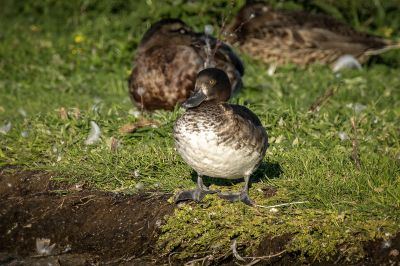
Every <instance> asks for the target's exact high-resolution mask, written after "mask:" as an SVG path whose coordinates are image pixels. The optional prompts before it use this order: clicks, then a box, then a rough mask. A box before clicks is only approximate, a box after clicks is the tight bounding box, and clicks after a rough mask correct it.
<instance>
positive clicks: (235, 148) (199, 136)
mask: <svg viewBox="0 0 400 266" xmlns="http://www.w3.org/2000/svg"><path fill="white" fill-rule="evenodd" d="M230 88H231V85H230V82H229V78H228V76H227V75H226V73H225V72H224V71H222V70H221V69H218V68H206V69H204V70H202V71H201V72H199V74H198V75H197V79H196V85H195V93H194V94H193V95H192V96H191V97H190V98H189V99H187V101H186V102H184V103H183V105H182V106H183V107H184V108H186V112H185V113H184V114H183V115H182V116H181V117H179V118H178V119H177V120H176V122H175V125H174V139H175V146H176V149H177V151H178V153H179V154H180V155H181V156H182V158H183V160H184V161H185V162H186V163H188V164H189V165H190V166H191V167H192V168H193V169H194V170H195V171H196V172H197V175H198V177H197V188H196V189H195V190H190V191H182V192H180V193H179V194H178V195H177V196H176V198H175V201H176V202H180V201H186V200H193V201H196V202H199V201H200V200H201V199H202V198H203V197H204V196H205V195H207V194H213V193H218V195H219V196H220V197H221V198H224V199H227V200H229V201H231V202H234V201H242V202H244V203H246V204H248V205H253V201H252V200H251V199H250V197H249V195H248V189H249V180H250V176H251V174H252V173H253V172H254V171H255V170H256V169H257V167H258V166H259V164H260V163H261V161H262V159H263V158H264V155H265V152H266V150H267V148H268V136H267V133H266V131H265V129H264V127H263V126H262V124H261V122H260V120H259V119H258V117H257V116H256V115H255V114H254V113H253V112H252V111H250V110H249V109H247V108H246V107H244V106H240V105H234V104H228V103H226V101H228V100H229V98H230V96H231V89H230ZM202 176H209V177H219V178H224V179H238V178H243V177H244V180H245V185H244V187H243V189H242V190H241V191H240V192H239V193H222V192H220V191H215V190H209V189H208V188H207V187H206V186H205V185H204V184H203V180H202Z"/></svg>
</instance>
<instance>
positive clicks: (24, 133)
mask: <svg viewBox="0 0 400 266" xmlns="http://www.w3.org/2000/svg"><path fill="white" fill-rule="evenodd" d="M28 136H29V133H28V131H26V130H24V131H22V132H21V137H23V138H27V137H28Z"/></svg>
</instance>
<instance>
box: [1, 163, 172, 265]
mask: <svg viewBox="0 0 400 266" xmlns="http://www.w3.org/2000/svg"><path fill="white" fill-rule="evenodd" d="M79 190H81V188H79V187H73V188H68V187H67V186H66V185H62V184H60V183H59V182H52V181H51V180H50V174H47V173H44V172H37V171H36V172H26V171H25V172H18V173H13V174H5V173H4V171H3V172H2V173H0V220H1V222H0V252H3V253H2V254H1V253H0V265H1V264H3V263H9V264H15V265H18V264H19V263H20V262H22V260H21V258H24V259H23V262H24V263H23V264H25V265H26V264H33V262H35V264H39V265H40V264H42V263H41V261H42V262H43V263H44V262H45V261H46V263H47V262H51V260H55V261H58V264H61V265H84V264H93V263H96V262H97V261H102V262H110V263H116V264H120V263H123V262H124V261H132V262H133V261H134V260H136V259H137V258H140V260H142V262H143V260H147V262H148V263H152V262H153V261H152V260H151V258H152V253H153V251H154V245H155V241H156V240H157V233H158V230H159V227H160V226H161V225H162V223H163V222H164V220H165V217H166V215H168V214H171V213H172V210H173V207H174V206H173V205H171V204H169V203H168V202H167V199H168V197H170V195H166V194H159V193H146V194H136V195H129V196H128V195H123V194H117V193H106V192H100V191H90V190H89V191H85V190H81V191H79ZM38 238H46V239H50V240H51V243H55V244H56V246H55V248H54V250H53V251H52V254H55V255H57V256H53V257H52V258H37V257H35V256H36V255H37V251H36V239H38ZM72 254H73V255H72ZM156 257H158V256H156ZM146 258H148V259H146ZM148 263H146V264H148ZM58 264H54V265H58Z"/></svg>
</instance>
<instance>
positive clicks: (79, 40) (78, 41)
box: [74, 34, 85, 43]
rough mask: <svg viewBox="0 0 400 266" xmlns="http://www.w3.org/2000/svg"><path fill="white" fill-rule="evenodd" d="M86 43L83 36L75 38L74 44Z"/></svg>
mask: <svg viewBox="0 0 400 266" xmlns="http://www.w3.org/2000/svg"><path fill="white" fill-rule="evenodd" d="M84 41H85V36H84V35H83V34H77V35H75V37H74V42H75V43H81V42H84Z"/></svg>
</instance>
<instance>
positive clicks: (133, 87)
mask: <svg viewBox="0 0 400 266" xmlns="http://www.w3.org/2000/svg"><path fill="white" fill-rule="evenodd" d="M216 47H217V49H215V48H216ZM207 49H208V51H209V52H208V53H207ZM210 57H212V58H210ZM207 64H208V65H211V66H215V67H218V68H221V69H223V70H224V71H225V72H226V73H227V74H228V77H229V80H230V82H231V84H232V87H231V91H232V92H236V91H237V90H239V88H240V87H241V84H242V82H241V76H242V75H243V73H244V67H243V64H242V62H241V61H240V59H239V58H238V57H237V56H236V54H235V53H234V52H233V51H232V50H231V48H230V47H229V46H228V45H226V44H224V43H222V42H219V41H217V40H216V39H215V38H213V37H211V36H208V35H206V34H204V33H195V32H193V31H192V29H191V28H189V27H188V26H187V25H186V24H185V23H184V22H182V21H181V20H179V19H163V20H160V21H158V22H157V23H155V24H153V25H152V26H151V27H150V29H149V30H148V31H147V32H146V33H145V34H144V36H143V39H142V41H141V42H140V44H139V47H138V49H137V55H136V60H135V67H134V69H133V70H132V73H131V75H130V78H129V94H130V96H131V99H132V101H133V102H134V103H135V104H136V105H137V106H138V107H139V108H140V109H142V110H148V111H151V110H155V109H167V110H171V109H173V108H174V107H175V105H176V104H177V103H182V102H183V101H184V100H186V99H187V98H188V97H189V95H190V93H191V91H192V89H193V87H194V82H195V79H196V75H197V73H198V72H199V71H200V70H201V69H203V68H205V67H206V65H207Z"/></svg>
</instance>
